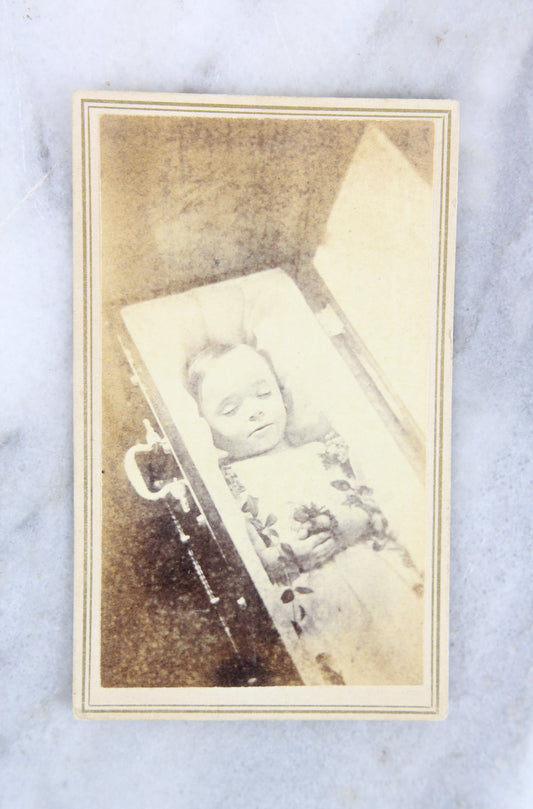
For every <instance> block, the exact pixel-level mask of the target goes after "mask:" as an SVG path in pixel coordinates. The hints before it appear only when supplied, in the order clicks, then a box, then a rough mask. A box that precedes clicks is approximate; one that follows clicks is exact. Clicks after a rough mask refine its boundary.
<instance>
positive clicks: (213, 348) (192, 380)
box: [186, 343, 239, 404]
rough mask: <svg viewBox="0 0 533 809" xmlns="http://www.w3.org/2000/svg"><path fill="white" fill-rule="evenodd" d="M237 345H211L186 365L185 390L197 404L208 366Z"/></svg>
mask: <svg viewBox="0 0 533 809" xmlns="http://www.w3.org/2000/svg"><path fill="white" fill-rule="evenodd" d="M238 345H239V344H238V343H211V344H209V345H207V346H206V347H205V348H203V349H202V350H201V351H200V353H199V354H197V355H196V356H195V357H193V358H192V360H190V362H189V363H188V364H187V368H186V373H187V388H188V390H189V393H190V394H191V395H192V396H193V397H194V399H195V400H196V402H197V403H198V404H200V387H201V385H202V382H203V380H204V377H205V373H206V370H207V366H208V364H209V363H210V362H211V361H212V360H215V359H218V357H223V356H224V354H229V352H230V351H233V349H235V348H237V346H238Z"/></svg>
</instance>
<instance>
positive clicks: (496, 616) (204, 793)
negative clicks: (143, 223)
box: [0, 0, 533, 809]
mask: <svg viewBox="0 0 533 809" xmlns="http://www.w3.org/2000/svg"><path fill="white" fill-rule="evenodd" d="M528 5H529V4H528V3H527V2H526V1H525V0H510V1H509V2H508V3H501V2H499V0H487V2H486V3H479V2H478V1H476V2H473V0H464V2H462V3H460V4H450V5H449V6H446V5H440V4H436V3H423V2H420V1H419V0H407V1H406V2H399V0H390V1H389V2H378V1H377V0H374V2H369V1H368V0H363V1H362V2H359V3H354V2H352V0H329V2H318V1H317V0H306V2H303V0H291V1H289V2H287V0H285V2H280V0H272V2H246V1H245V0H227V1H226V2H216V0H212V1H211V2H206V1H205V0H203V1H201V0H196V1H195V2H192V1H191V0H182V2H169V0H153V1H152V2H151V3H146V4H141V3H137V2H135V3H132V2H126V0H115V2H114V3H110V4H108V3H104V2H103V0H96V2H93V3H88V2H87V0H79V1H78V2H76V3H70V4H69V3H64V2H59V0H48V2H40V1H39V2H37V3H34V2H33V0H26V2H19V0H3V2H2V5H1V9H2V11H1V20H2V22H1V25H0V47H1V57H2V70H1V74H0V82H1V90H2V92H1V95H0V99H1V100H0V110H1V113H0V127H1V138H0V144H1V149H0V160H1V163H2V171H1V176H2V185H1V193H0V244H1V247H0V255H1V268H2V295H1V296H0V311H1V323H2V333H3V339H2V345H1V358H2V359H1V374H2V385H1V387H0V390H1V393H0V401H1V408H0V434H1V438H0V441H1V444H0V451H1V460H0V476H1V484H0V515H1V516H0V521H1V531H0V540H1V545H2V574H1V575H2V632H1V644H2V657H1V663H0V665H1V669H0V677H1V682H2V686H1V688H2V690H1V695H2V701H1V704H2V712H1V713H2V720H1V731H0V732H1V735H2V757H1V763H0V767H1V771H0V782H1V784H2V788H1V790H0V795H1V797H0V804H1V805H2V806H6V807H10V809H18V808H19V807H20V809H33V807H35V808H36V809H37V808H38V809H41V807H43V808H46V809H48V807H50V808H51V809H55V808H56V807H70V806H72V805H76V806H77V807H80V809H81V807H86V806H87V807H89V806H101V807H122V806H127V807H129V809H134V808H135V807H144V806H149V805H154V806H158V807H161V809H163V807H175V806H179V807H183V809H185V808H186V807H193V806H206V807H209V808H211V807H212V808H213V809H215V807H223V806H224V807H225V806H231V807H234V809H238V807H248V806H252V807H274V806H283V807H285V806H287V807H290V806H294V807H306V809H311V807H322V806H327V807H331V808H332V809H336V807H351V806H356V807H357V806H361V807H379V809H387V808H388V807H390V808H391V809H393V808H394V807H397V806H405V807H436V808H437V809H440V808H441V807H442V809H448V807H461V808H464V809H478V808H482V809H489V808H490V809H492V807H494V808H495V809H496V808H497V809H501V807H517V808H520V809H521V807H524V809H525V808H526V807H529V806H530V805H531V804H532V802H533V779H532V775H531V772H532V770H533V729H532V724H533V723H532V703H533V642H532V641H533V638H532V629H531V615H532V600H533V596H532V588H531V586H530V580H531V557H532V539H531V537H532V525H531V522H532V521H531V509H530V502H531V499H532V498H531V494H532V468H531V451H532V449H533V435H532V433H533V429H532V419H531V377H532V373H531V354H532V348H533V347H532V302H533V281H532V273H531V263H530V255H531V241H532V238H531V230H528V224H529V221H528V210H530V208H528V206H529V205H530V201H529V194H530V191H529V188H530V184H531V177H530V173H529V172H530V165H531V161H530V159H529V158H530V154H529V148H528V147H529V143H530V131H531V50H529V51H528V48H529V49H530V43H531V27H532V26H531V13H530V8H528ZM75 88H90V89H99V88H101V89H105V88H111V89H117V90H162V91H182V92H214V93H216V92H225V93H244V94H247V93H262V94H283V95H325V96H328V95H333V96H339V95H341V96H356V97H360V96H370V97H371V96H384V97H385V96H390V97H421V98H424V97H429V98H439V97H445V98H457V99H459V101H460V102H461V105H462V109H461V115H462V130H461V153H460V180H459V182H460V185H459V187H460V195H459V220H458V251H457V268H456V304H455V359H454V362H455V365H454V398H453V402H454V413H453V486H452V498H453V499H452V542H451V544H452V575H451V664H450V715H449V718H448V719H447V720H446V721H445V722H444V723H435V724H434V723H403V724H400V723H380V722H375V723H371V722H344V723H341V722H332V723H318V722H308V723H302V722H296V723H288V722H271V723H258V722H250V723H231V722H219V723H216V722H209V723H193V722H191V723H185V722H182V723H176V722H114V723H104V722H92V723H91V722H79V721H75V720H74V719H73V717H72V711H71V696H70V694H71V613H72V606H71V604H72V483H71V478H72V463H71V453H72V442H71V427H72V416H71V379H72V376H71V360H72V356H71V337H72V327H71V300H72V288H71V266H72V260H71V181H70V171H71V157H70V93H71V91H72V90H73V89H75Z"/></svg>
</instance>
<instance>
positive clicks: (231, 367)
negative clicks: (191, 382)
mask: <svg viewBox="0 0 533 809" xmlns="http://www.w3.org/2000/svg"><path fill="white" fill-rule="evenodd" d="M255 378H257V379H262V378H268V379H271V378H272V371H271V369H270V366H269V364H268V362H267V361H266V359H265V358H264V357H263V356H262V355H261V354H259V353H258V352H257V351H255V349H253V348H251V347H250V346H244V345H243V346H236V347H235V348H233V349H231V351H228V352H226V353H225V354H222V355H221V356H219V357H213V358H212V359H211V360H210V361H209V363H208V364H207V367H206V368H205V374H204V382H212V383H215V382H217V383H219V384H222V385H227V386H228V387H230V386H231V385H232V384H233V385H234V384H237V383H239V382H241V381H248V380H249V381H252V380H253V379H255Z"/></svg>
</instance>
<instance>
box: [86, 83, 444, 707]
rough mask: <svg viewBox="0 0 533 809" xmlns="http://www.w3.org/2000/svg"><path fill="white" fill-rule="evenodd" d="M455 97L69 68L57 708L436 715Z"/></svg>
mask: <svg viewBox="0 0 533 809" xmlns="http://www.w3.org/2000/svg"><path fill="white" fill-rule="evenodd" d="M458 114H459V113H458V105H457V103H456V102H454V101H447V100H446V101H438V100H431V101H426V100H405V99H402V100H375V99H331V98H288V97H256V96H253V97H252V96H213V95H210V96H206V95H189V94H182V95H174V94H162V93H158V94H145V93H144V94H142V93H119V94H116V93H113V92H111V91H107V92H90V91H77V92H76V93H75V94H74V100H73V172H74V174H73V183H74V412H75V419H74V422H75V423H74V431H75V435H74V445H75V458H74V466H75V604H74V613H75V614H74V711H75V714H76V716H78V717H80V718H90V719H108V718H109V719H127V718H133V719H141V718H147V719H149V718H153V719H155V718H168V719H171V718H175V719H180V718H190V719H194V718H199V719H206V718H211V719H218V718H222V719H231V718H233V719H235V718H236V719H246V718H254V719H257V718H270V719H275V718H280V719H298V718H302V719H305V718H311V719H312V718H315V719H319V718H324V719H328V718H333V719H342V718H345V719H368V718H371V719H379V718H385V719H424V720H427V719H443V718H445V716H446V713H447V692H448V584H449V582H448V579H449V496H450V495H449V492H450V410H451V358H452V331H453V278H454V252H455V214H456V203H457V150H458V147H457V144H458Z"/></svg>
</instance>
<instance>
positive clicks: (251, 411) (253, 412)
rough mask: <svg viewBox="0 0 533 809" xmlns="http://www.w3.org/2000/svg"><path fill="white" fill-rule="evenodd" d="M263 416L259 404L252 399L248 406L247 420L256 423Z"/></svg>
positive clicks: (262, 410) (261, 407)
mask: <svg viewBox="0 0 533 809" xmlns="http://www.w3.org/2000/svg"><path fill="white" fill-rule="evenodd" d="M264 415H265V411H264V408H263V405H262V404H261V402H258V401H257V399H252V400H251V401H250V402H249V404H248V418H249V419H250V421H257V420H258V419H260V418H262V417H263V416H264Z"/></svg>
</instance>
